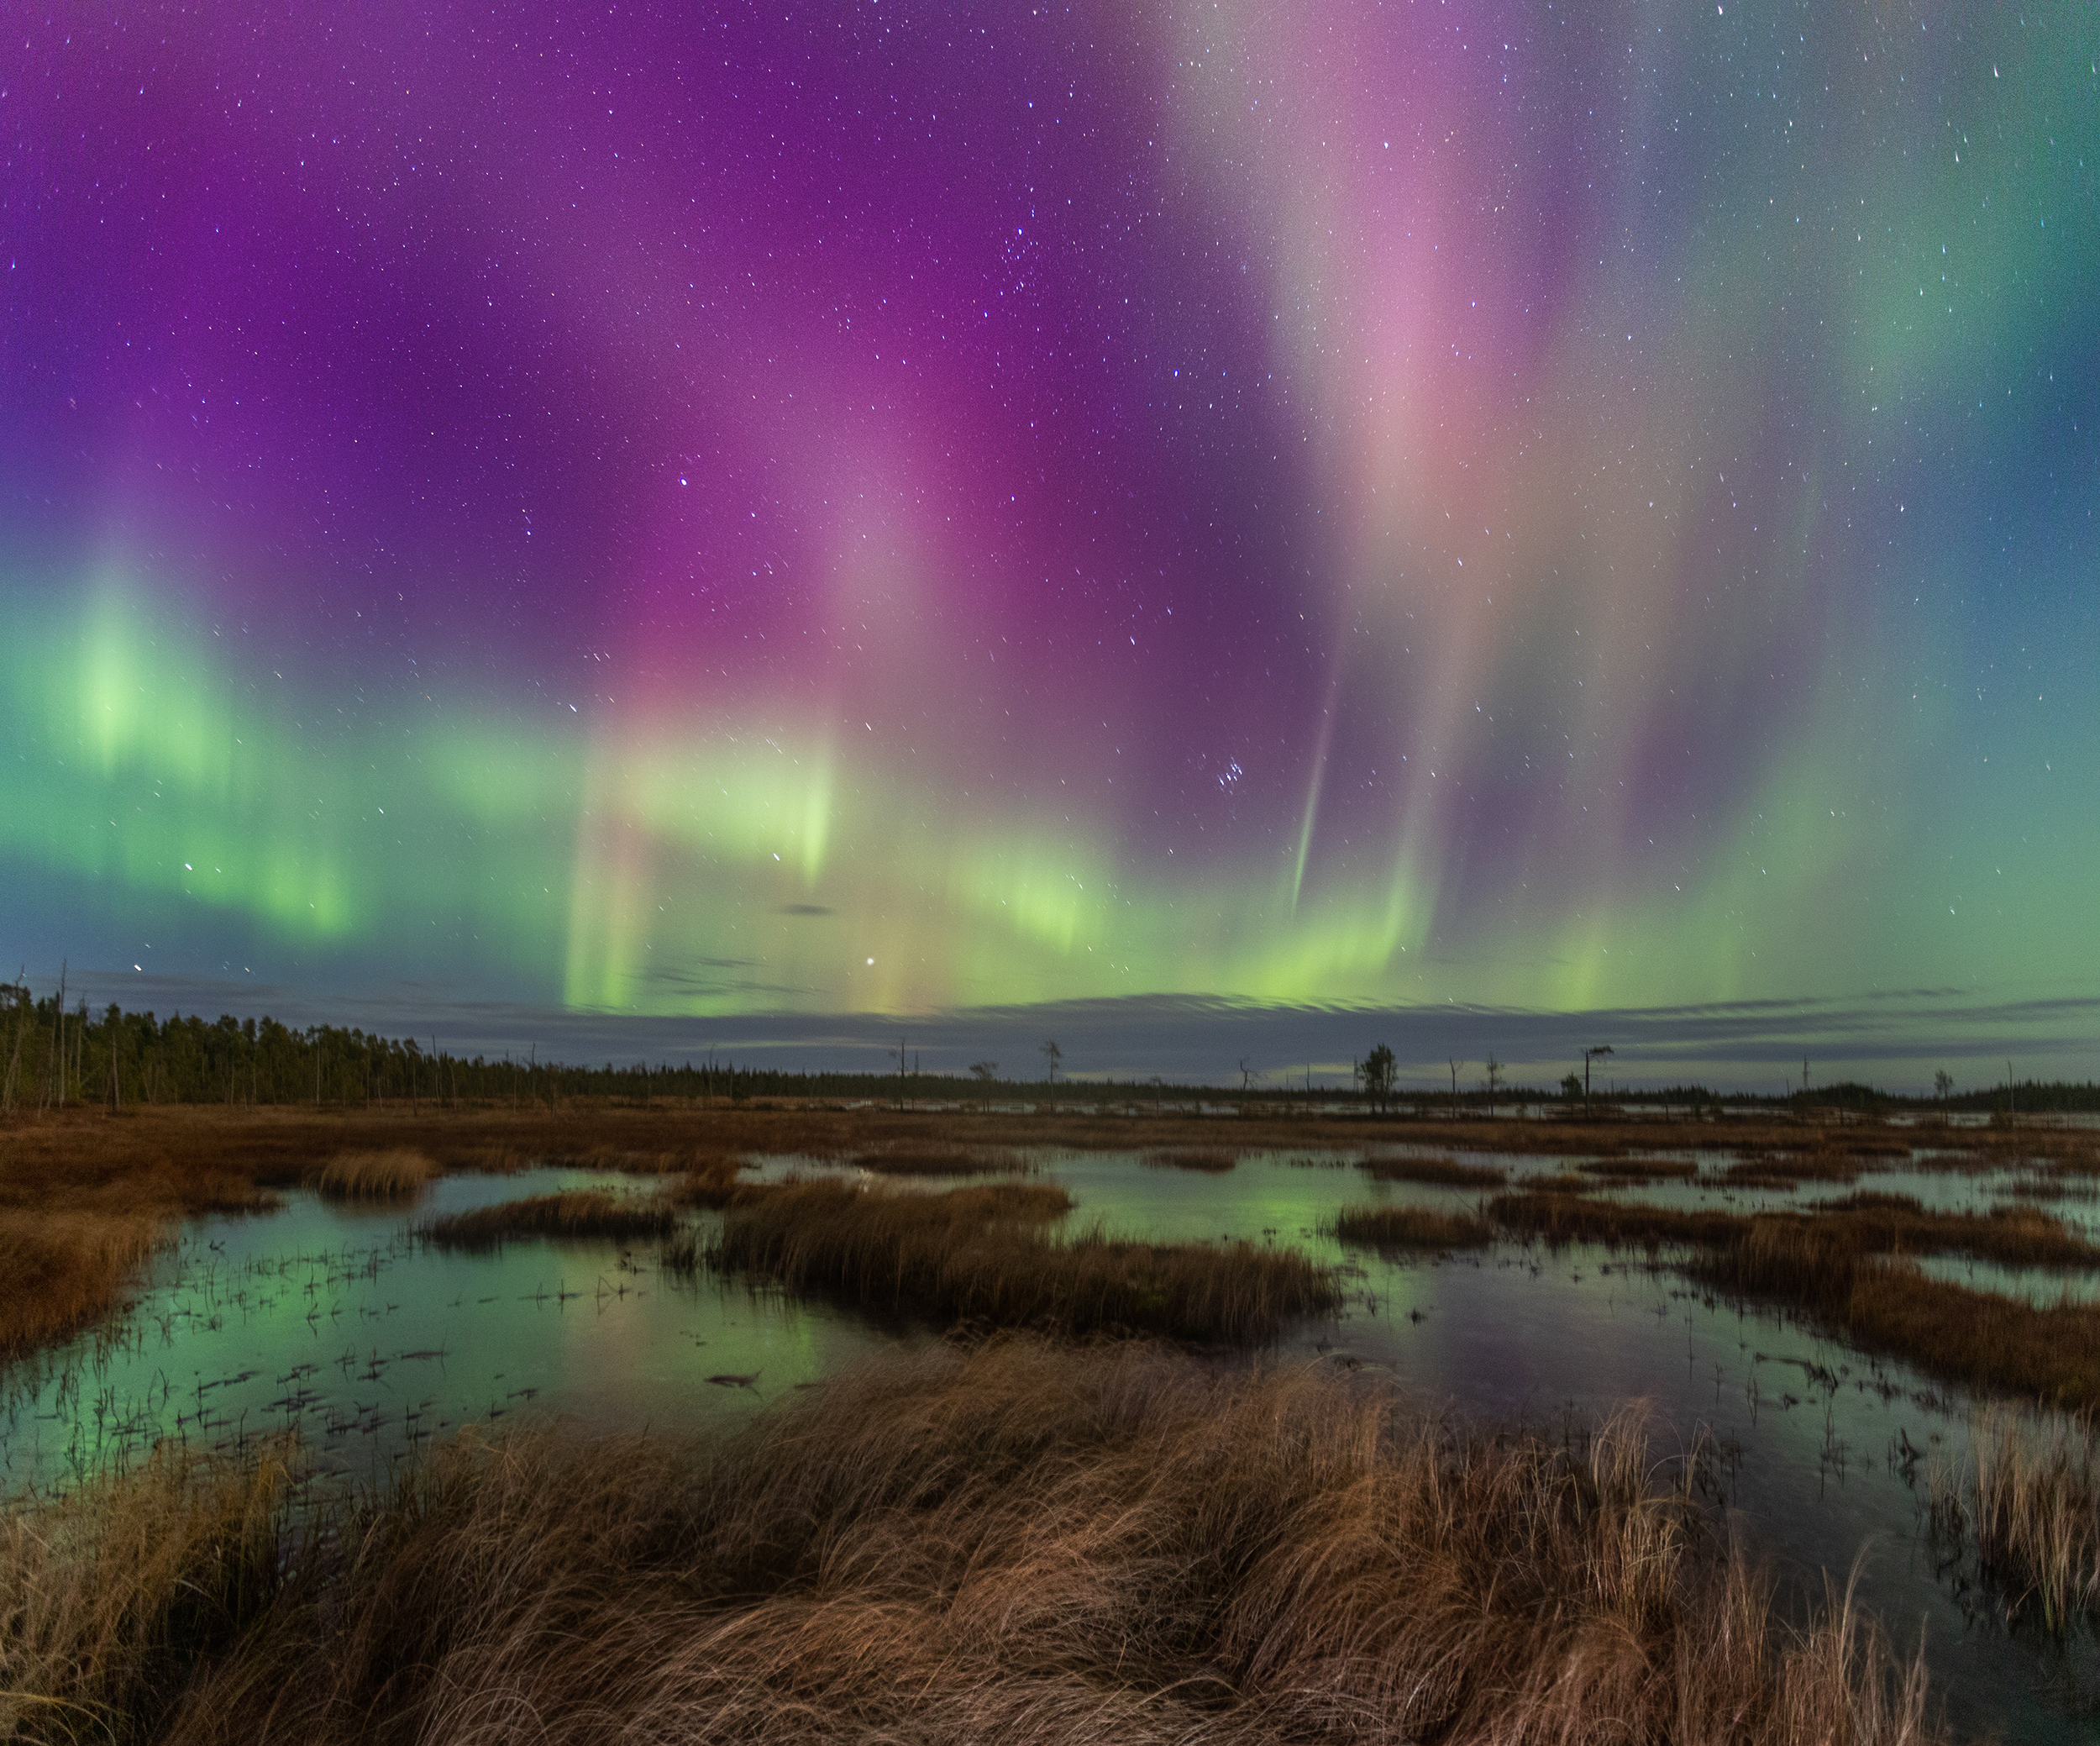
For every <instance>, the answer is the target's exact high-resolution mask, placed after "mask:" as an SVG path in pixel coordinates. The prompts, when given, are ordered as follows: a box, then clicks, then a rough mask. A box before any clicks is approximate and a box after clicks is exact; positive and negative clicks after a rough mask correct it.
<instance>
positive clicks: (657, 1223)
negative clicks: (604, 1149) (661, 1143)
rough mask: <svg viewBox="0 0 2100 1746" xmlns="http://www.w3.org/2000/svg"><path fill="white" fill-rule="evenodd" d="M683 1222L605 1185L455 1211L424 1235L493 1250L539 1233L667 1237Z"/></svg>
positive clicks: (568, 1237) (571, 1237)
mask: <svg viewBox="0 0 2100 1746" xmlns="http://www.w3.org/2000/svg"><path fill="white" fill-rule="evenodd" d="M677 1223H678V1216H677V1214H676V1213H675V1212H673V1211H672V1210H671V1209H670V1207H669V1206H668V1205H666V1204H665V1203H664V1202H662V1201H660V1200H650V1201H634V1200H624V1199H622V1198H621V1197H620V1196H617V1195H611V1194H606V1193H605V1192H604V1191H601V1190H599V1189H570V1190H568V1191H564V1192H563V1193H560V1194H540V1195H533V1196H531V1197H530V1198H528V1199H526V1200H522V1201H503V1202H499V1203H498V1204H497V1205H496V1206H493V1207H475V1208H474V1209H473V1210H472V1211H471V1212H449V1213H446V1214H445V1215H444V1217H440V1218H433V1219H432V1220H430V1221H429V1222H428V1223H426V1224H424V1225H423V1227H422V1235H423V1238H424V1239H425V1240H426V1241H428V1242H429V1243H431V1244H433V1245H435V1246H436V1247H437V1248H439V1249H499V1248H501V1246H502V1245H503V1244H505V1243H507V1242H510V1241H512V1240H514V1239H526V1238H533V1237H544V1238H552V1239H556V1240H558V1241H570V1242H575V1241H581V1240H584V1239H591V1238H611V1239H615V1240H617V1241H621V1242H626V1241H629V1240H632V1239H635V1238H638V1237H663V1236H667V1235H669V1233H670V1232H671V1231H672V1229H673V1228H675V1226H676V1224H677Z"/></svg>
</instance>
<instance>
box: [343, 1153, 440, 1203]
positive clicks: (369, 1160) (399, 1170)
mask: <svg viewBox="0 0 2100 1746" xmlns="http://www.w3.org/2000/svg"><path fill="white" fill-rule="evenodd" d="M437 1174H438V1166H437V1165H434V1164H433V1163H432V1162H431V1161H430V1160H428V1158H426V1157H424V1156H423V1154H422V1153H420V1152H417V1151H412V1150H411V1149H409V1148H407V1146H396V1147H394V1148H393V1149H391V1150H389V1151H385V1152H338V1153H337V1154H335V1156H334V1157H333V1158H331V1159H330V1160H328V1162H327V1163H326V1164H324V1165H322V1166H321V1174H320V1175H319V1176H318V1178H317V1179H316V1181H315V1183H314V1186H315V1187H316V1188H318V1190H319V1191H321V1194H322V1196H323V1198H324V1199H328V1200H331V1201H412V1200H413V1199H415V1197H416V1196H417V1195H419V1194H421V1193H422V1192H423V1185H424V1184H426V1183H427V1182H428V1181H430V1179H431V1178H432V1177H433V1176H435V1175H437Z"/></svg>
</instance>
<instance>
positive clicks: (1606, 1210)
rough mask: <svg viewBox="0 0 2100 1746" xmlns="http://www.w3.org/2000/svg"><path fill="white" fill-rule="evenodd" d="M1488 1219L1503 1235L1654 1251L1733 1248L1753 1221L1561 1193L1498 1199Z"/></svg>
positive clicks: (1555, 1190) (1491, 1204) (1552, 1191)
mask: <svg viewBox="0 0 2100 1746" xmlns="http://www.w3.org/2000/svg"><path fill="white" fill-rule="evenodd" d="M1488 1217H1489V1218H1491V1219H1492V1220H1493V1221H1494V1223H1496V1224H1498V1225H1500V1226H1501V1227H1502V1228H1504V1230H1507V1231H1511V1232H1515V1233H1519V1234H1520V1235H1523V1236H1527V1237H1537V1238H1540V1239H1543V1240H1544V1241H1546V1242H1547V1243H1556V1244H1557V1243H1602V1244H1608V1245H1609V1246H1611V1247H1613V1248H1637V1249H1656V1248H1660V1247H1661V1246H1662V1244H1666V1243H1678V1244H1702V1245H1709V1246H1710V1245H1714V1244H1725V1243H1730V1242H1733V1241H1734V1240H1735V1239H1738V1238H1740V1236H1741V1235H1742V1234H1743V1233H1744V1232H1746V1230H1747V1229H1748V1228H1749V1225H1750V1221H1749V1220H1748V1219H1746V1218H1742V1217H1737V1216H1736V1215H1735V1214H1734V1213H1732V1212H1708V1211H1705V1210H1704V1209H1697V1210H1690V1211H1688V1210H1685V1209H1683V1208H1681V1207H1650V1206H1645V1205H1642V1204H1640V1203H1638V1202H1624V1201H1604V1200H1598V1199H1595V1198H1594V1197H1593V1196H1588V1195H1581V1194H1570V1193H1567V1192H1566V1191H1562V1190H1561V1189H1558V1188H1548V1189H1546V1190H1545V1191H1537V1190H1534V1191H1530V1192H1528V1193H1524V1194H1499V1195H1497V1196H1495V1197H1494V1199H1493V1200H1491V1201H1490V1202H1488Z"/></svg>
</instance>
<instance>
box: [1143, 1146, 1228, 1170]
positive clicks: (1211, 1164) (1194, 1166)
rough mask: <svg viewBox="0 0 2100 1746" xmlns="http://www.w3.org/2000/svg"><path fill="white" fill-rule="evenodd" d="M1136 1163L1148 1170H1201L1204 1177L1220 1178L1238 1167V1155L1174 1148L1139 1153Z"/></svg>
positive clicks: (1207, 1150) (1189, 1147)
mask: <svg viewBox="0 0 2100 1746" xmlns="http://www.w3.org/2000/svg"><path fill="white" fill-rule="evenodd" d="M1137 1161H1138V1162H1139V1163H1140V1164H1142V1165H1144V1166H1145V1168H1146V1169H1147V1170H1201V1171H1203V1172H1204V1173H1205V1175H1212V1176H1221V1175H1224V1174H1225V1173H1226V1171H1227V1170H1236V1169H1237V1168H1238V1167H1239V1162H1240V1154H1238V1153H1237V1152H1223V1151H1220V1150H1218V1149H1215V1148H1214V1147H1209V1148H1206V1147H1200V1146H1174V1147H1167V1148H1155V1149H1152V1151H1149V1152H1144V1153H1141V1154H1139V1156H1138V1160H1137Z"/></svg>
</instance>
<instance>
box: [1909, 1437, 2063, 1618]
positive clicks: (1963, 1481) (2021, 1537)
mask: <svg viewBox="0 0 2100 1746" xmlns="http://www.w3.org/2000/svg"><path fill="white" fill-rule="evenodd" d="M1969 1453H1970V1466H1969V1468H1968V1470H1966V1472H1961V1471H1957V1470H1950V1469H1948V1468H1946V1467H1945V1466H1940V1467H1935V1470H1934V1471H1933V1475H1932V1497H1931V1510H1932V1518H1933V1521H1934V1522H1935V1524H1936V1525H1937V1526H1938V1527H1939V1528H1941V1529H1942V1530H1943V1531H1945V1530H1952V1532H1953V1533H1955V1534H1956V1536H1957V1537H1959V1538H1968V1539H1970V1540H1971V1542H1972V1544H1974V1546H1975V1549H1976V1553H1977V1567H1978V1568H1977V1574H1978V1575H1980V1576H1981V1577H1982V1580H1983V1581H1984V1582H1985V1583H1986V1584H1987V1586H1989V1587H1991V1588H1992V1589H1993V1590H1994V1591H1997V1592H1998V1594H1999V1595H2001V1596H2003V1600H2004V1602H2005V1606H2006V1610H2007V1612H2008V1613H2009V1614H2010V1615H2011V1616H2012V1617H2014V1618H2018V1617H2021V1616H2022V1615H2024V1614H2025V1613H2026V1612H2029V1610H2030V1609H2032V1610H2034V1611H2036V1612H2040V1616H2041V1621H2042V1624H2043V1626H2044V1628H2045V1629H2047V1630H2050V1631H2061V1630H2064V1629H2065V1628H2066V1627H2068V1626H2069V1625H2070V1624H2071V1622H2072V1621H2073V1620H2074V1619H2075V1618H2076V1617H2078V1616H2079V1615H2081V1614H2092V1613H2096V1612H2100V1439H2096V1438H2095V1436H2094V1432H2093V1426H2092V1418H2091V1417H2090V1416H2089V1415H2071V1414H2066V1413H2045V1414H2034V1413H2029V1412H2019V1411H2015V1410H2013V1409H2012V1408H2009V1407H2004V1406H1993V1407H1987V1408H1986V1409H1985V1410H1984V1411H1983V1412H1982V1414H1981V1415H1980V1416H1979V1417H1977V1420H1976V1422H1975V1423H1973V1424H1972V1425H1971V1428H1970V1438H1969Z"/></svg>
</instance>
